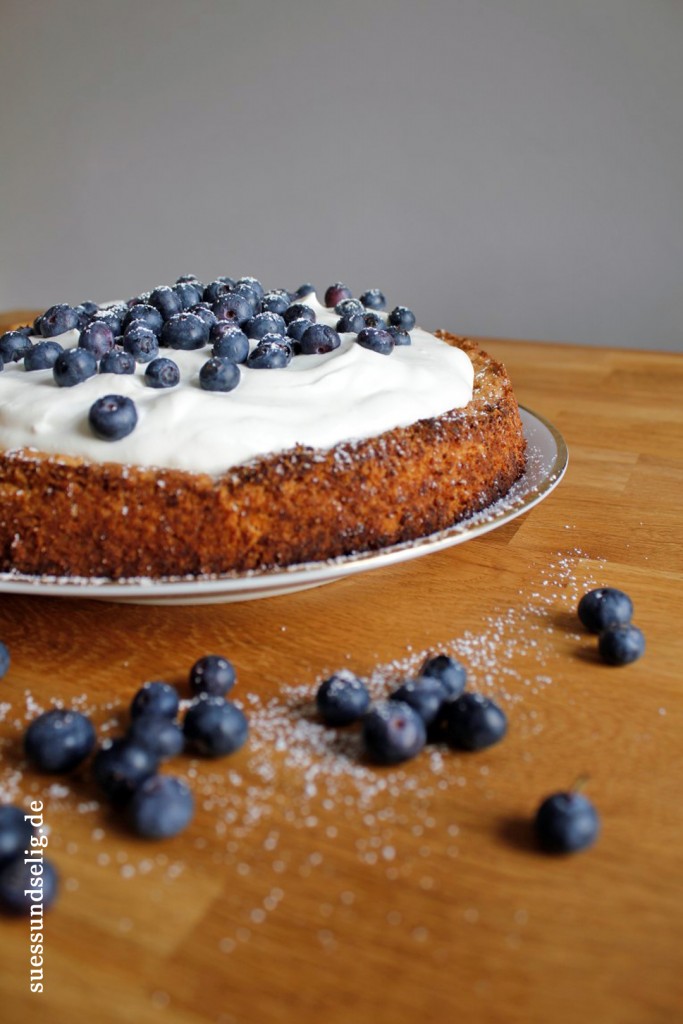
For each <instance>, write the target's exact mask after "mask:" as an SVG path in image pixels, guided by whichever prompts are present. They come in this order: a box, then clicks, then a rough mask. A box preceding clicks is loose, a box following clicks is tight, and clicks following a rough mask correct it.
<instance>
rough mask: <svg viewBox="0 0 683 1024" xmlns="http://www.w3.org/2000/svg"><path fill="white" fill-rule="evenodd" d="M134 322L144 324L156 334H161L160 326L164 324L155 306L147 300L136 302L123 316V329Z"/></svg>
mask: <svg viewBox="0 0 683 1024" xmlns="http://www.w3.org/2000/svg"><path fill="white" fill-rule="evenodd" d="M134 323H140V324H144V326H145V327H147V328H149V330H150V331H151V332H152V334H157V335H158V334H161V328H162V327H163V326H164V318H163V316H162V315H161V313H160V312H159V310H158V309H157V308H156V306H151V305H150V304H149V303H148V302H136V303H135V305H134V306H131V307H130V309H129V310H128V312H127V313H126V315H125V317H124V320H123V329H124V331H125V330H126V329H127V328H128V327H131V326H132V324H134Z"/></svg>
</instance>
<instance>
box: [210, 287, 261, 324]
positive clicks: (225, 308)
mask: <svg viewBox="0 0 683 1024" xmlns="http://www.w3.org/2000/svg"><path fill="white" fill-rule="evenodd" d="M211 308H212V310H213V312H214V314H215V316H216V319H217V320H231V321H232V322H233V323H235V324H237V326H238V327H241V326H242V324H245V323H246V322H247V320H248V319H249V317H250V316H251V315H252V310H251V304H250V303H249V302H248V301H247V299H245V298H244V296H243V295H238V294H237V293H236V292H228V293H227V294H225V295H219V297H218V298H217V299H216V301H215V302H214V304H213V306H212V307H211Z"/></svg>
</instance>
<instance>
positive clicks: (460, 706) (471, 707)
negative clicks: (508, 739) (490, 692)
mask: <svg viewBox="0 0 683 1024" xmlns="http://www.w3.org/2000/svg"><path fill="white" fill-rule="evenodd" d="M444 710H445V717H446V737H447V739H448V742H449V743H450V744H451V746H453V747H457V748H458V749H460V750H483V749H484V748H485V747H490V746H492V745H493V744H494V743H498V741H499V740H502V738H503V736H504V735H505V733H506V732H507V717H506V715H505V712H504V711H502V709H501V708H499V707H498V705H497V704H496V703H495V701H492V700H490V699H489V698H488V697H484V696H483V695H482V694H481V693H463V694H462V696H461V697H458V698H456V700H453V701H451V702H450V703H448V704H446V705H445V708H444Z"/></svg>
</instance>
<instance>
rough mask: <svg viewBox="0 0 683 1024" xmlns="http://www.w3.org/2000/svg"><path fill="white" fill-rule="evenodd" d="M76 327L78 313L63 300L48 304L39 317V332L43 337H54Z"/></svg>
mask: <svg viewBox="0 0 683 1024" xmlns="http://www.w3.org/2000/svg"><path fill="white" fill-rule="evenodd" d="M77 327H78V313H77V312H76V310H75V309H72V307H71V306H67V305H66V304H65V303H63V302H60V303H58V305H56V306H50V308H49V309H47V310H46V311H45V312H44V313H43V315H42V316H41V318H40V333H41V334H42V336H43V337H44V338H55V337H56V336H57V335H58V334H64V333H65V332H66V331H73V330H75V329H76V328H77Z"/></svg>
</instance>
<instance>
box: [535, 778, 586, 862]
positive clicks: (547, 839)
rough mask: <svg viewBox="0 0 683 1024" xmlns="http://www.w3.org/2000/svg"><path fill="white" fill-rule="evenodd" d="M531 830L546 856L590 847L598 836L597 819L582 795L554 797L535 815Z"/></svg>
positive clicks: (555, 794) (574, 793)
mask: <svg viewBox="0 0 683 1024" xmlns="http://www.w3.org/2000/svg"><path fill="white" fill-rule="evenodd" d="M534 829H535V832H536V838H537V840H538V842H539V845H540V846H541V847H542V848H543V849H544V850H546V851H547V852H549V853H574V852H576V851H577V850H585V849H586V847H588V846H591V845H592V844H593V843H594V842H595V840H596V839H597V838H598V835H599V833H600V818H599V817H598V812H597V811H596V810H595V807H594V806H593V804H592V803H591V802H590V800H589V799H588V798H587V797H585V796H584V795H583V794H582V793H576V792H572V793H553V794H552V796H549V797H546V799H545V800H544V801H543V803H542V804H541V805H540V807H539V808H538V810H537V811H536V817H535V819H534Z"/></svg>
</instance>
